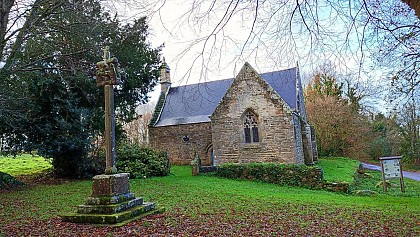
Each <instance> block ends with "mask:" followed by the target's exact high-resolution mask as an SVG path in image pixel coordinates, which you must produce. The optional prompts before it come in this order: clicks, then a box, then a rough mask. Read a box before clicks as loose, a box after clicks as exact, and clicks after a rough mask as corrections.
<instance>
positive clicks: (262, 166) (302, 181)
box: [216, 163, 324, 188]
mask: <svg viewBox="0 0 420 237" xmlns="http://www.w3.org/2000/svg"><path fill="white" fill-rule="evenodd" d="M216 175H217V176H219V177H224V178H230V179H248V180H258V181H262V182H267V183H275V184H279V185H289V186H300V187H308V188H323V185H324V179H323V173H322V169H321V168H319V167H315V166H306V165H295V164H276V163H248V164H222V165H221V166H219V168H218V170H217V172H216Z"/></svg>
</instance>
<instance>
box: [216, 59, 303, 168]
mask: <svg viewBox="0 0 420 237" xmlns="http://www.w3.org/2000/svg"><path fill="white" fill-rule="evenodd" d="M246 67H247V65H245V67H244V69H242V70H241V72H240V73H239V74H238V77H237V78H236V79H235V80H234V82H233V83H232V86H231V87H230V88H229V89H228V91H227V93H226V95H225V97H224V98H223V99H222V101H221V102H220V104H219V105H218V107H217V108H216V110H215V112H214V113H213V115H212V116H211V120H212V122H211V126H212V134H213V135H212V137H213V148H214V155H215V164H222V163H228V162H229V163H248V162H278V163H289V164H291V163H299V164H300V163H303V162H301V161H303V159H299V160H297V159H296V150H295V140H294V131H293V130H294V126H293V115H292V111H291V110H290V108H289V106H287V105H286V103H285V102H284V101H283V100H282V99H281V98H280V97H279V96H278V94H277V93H275V92H274V91H273V89H272V88H271V87H270V86H269V85H268V84H267V83H265V82H264V81H263V80H262V79H261V78H260V77H259V75H258V74H257V73H256V72H255V71H254V70H253V69H250V67H249V68H246ZM247 109H250V110H252V111H253V112H254V113H255V114H256V115H257V116H258V123H259V137H260V142H259V143H248V144H247V143H245V142H244V140H245V139H244V131H243V123H242V116H243V113H244V112H245V111H246V110H247Z"/></svg>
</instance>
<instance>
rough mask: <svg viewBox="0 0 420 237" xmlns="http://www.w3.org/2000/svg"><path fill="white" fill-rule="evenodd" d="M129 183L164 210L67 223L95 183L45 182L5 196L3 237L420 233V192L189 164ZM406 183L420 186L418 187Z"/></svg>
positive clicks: (0, 219) (0, 213) (0, 216)
mask: <svg viewBox="0 0 420 237" xmlns="http://www.w3.org/2000/svg"><path fill="white" fill-rule="evenodd" d="M339 161H340V162H344V163H346V162H351V161H346V159H339ZM329 162H330V161H326V162H324V161H321V164H320V165H321V166H326V167H330V166H333V165H332V164H331V163H329ZM328 163H329V164H328ZM353 165H354V164H353ZM338 166H340V167H342V166H343V165H338ZM356 167H357V165H356ZM328 173H329V172H327V169H325V177H326V178H327V179H328V180H334V179H336V178H340V177H338V176H336V175H331V176H330V174H328ZM339 173H344V172H339ZM353 173H354V171H353V172H352V174H351V175H353ZM345 176H346V177H347V175H345ZM347 179H349V180H350V179H351V178H349V177H347ZM374 179H376V178H375V176H374V178H372V180H368V181H366V183H364V184H363V185H367V186H369V185H371V184H374V183H375V182H376V181H377V180H374ZM340 180H342V179H341V178H340ZM368 183H370V184H368ZM130 184H131V190H132V192H134V193H136V195H137V196H142V197H144V199H145V200H146V201H152V202H155V203H156V204H158V205H160V206H164V207H166V212H165V213H164V214H160V215H155V216H151V217H147V218H144V219H142V220H139V221H135V222H132V223H130V224H128V225H126V226H124V227H119V228H109V227H95V226H91V225H80V224H70V223H62V222H61V221H60V219H59V218H58V216H59V215H60V214H61V213H65V212H72V211H75V208H74V207H75V206H76V205H79V204H82V203H83V202H84V200H85V198H86V197H87V196H88V195H89V194H90V192H91V181H73V182H67V183H64V184H60V185H39V186H34V187H31V188H26V189H21V190H17V191H13V192H3V193H0V200H1V202H0V223H3V224H2V225H0V233H1V234H3V235H4V236H22V235H25V234H23V233H26V234H27V233H29V234H30V233H34V235H35V233H36V234H37V235H39V236H151V235H154V236H199V235H200V236H420V205H419V197H420V196H419V193H416V190H418V189H416V188H414V189H413V190H412V191H410V194H405V195H403V194H398V192H397V191H395V193H391V194H383V193H380V192H379V194H378V195H376V196H370V197H359V196H354V195H343V194H337V193H332V192H327V191H320V190H309V189H304V188H298V187H281V186H277V185H274V184H267V183H261V182H249V181H241V180H228V179H223V178H217V177H212V176H204V175H203V176H196V177H193V176H191V167H187V166H174V167H172V169H171V175H169V176H167V177H157V178H149V179H142V180H139V179H136V180H131V181H130ZM407 186H415V187H417V188H418V187H419V186H420V182H417V183H415V182H413V184H410V185H407ZM360 187H362V186H360ZM363 187H365V186H363ZM369 187H370V186H369ZM407 188H408V189H409V187H407ZM28 231H29V232H28ZM1 234H0V236H1Z"/></svg>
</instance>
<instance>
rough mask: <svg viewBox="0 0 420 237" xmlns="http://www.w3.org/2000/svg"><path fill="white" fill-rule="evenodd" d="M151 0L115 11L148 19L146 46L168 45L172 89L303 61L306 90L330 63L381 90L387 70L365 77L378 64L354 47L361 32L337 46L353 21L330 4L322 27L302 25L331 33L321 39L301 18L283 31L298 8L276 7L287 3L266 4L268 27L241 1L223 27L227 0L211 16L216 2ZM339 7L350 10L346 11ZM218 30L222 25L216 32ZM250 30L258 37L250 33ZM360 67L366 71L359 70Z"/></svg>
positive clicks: (322, 14)
mask: <svg viewBox="0 0 420 237" xmlns="http://www.w3.org/2000/svg"><path fill="white" fill-rule="evenodd" d="M150 1H152V2H151V4H149V5H147V6H146V5H144V6H139V5H138V4H139V3H133V4H132V5H130V4H128V3H126V4H122V5H120V6H119V7H118V9H119V10H118V14H119V15H120V16H121V15H122V16H124V17H125V18H126V19H132V18H133V17H138V16H142V15H147V16H148V20H149V26H150V33H151V34H150V37H149V40H150V42H151V43H152V45H153V46H155V47H157V46H160V45H162V44H164V45H165V47H164V48H163V50H162V55H163V56H164V57H165V60H166V62H167V63H168V65H169V67H170V68H171V79H172V82H173V86H177V85H184V84H192V83H198V82H203V81H209V80H220V79H226V78H233V77H235V76H236V74H237V73H238V72H239V70H240V68H241V67H242V65H243V64H244V63H245V62H249V63H250V64H251V65H252V66H253V67H254V68H255V69H256V70H257V72H260V73H264V72H269V71H277V70H281V69H287V68H291V67H294V66H296V64H297V63H299V67H300V70H301V77H302V79H303V83H304V84H305V83H307V82H308V81H309V79H310V76H311V74H312V73H313V71H314V70H315V69H316V68H317V66H319V65H321V64H324V63H330V64H332V66H333V67H334V68H335V69H336V71H337V73H338V74H340V75H346V76H348V75H350V76H351V77H352V78H354V80H356V81H357V82H359V83H361V85H362V86H365V87H370V88H374V87H375V88H376V87H378V88H379V89H380V88H381V83H382V84H383V81H382V82H381V80H380V79H381V78H382V77H383V75H382V74H381V73H382V72H380V71H376V72H373V73H372V70H370V71H369V73H371V74H369V75H367V74H365V71H364V69H366V68H373V64H372V62H371V61H370V55H369V54H368V53H367V52H364V53H363V54H362V52H361V51H360V49H359V45H358V44H357V43H354V42H358V38H357V37H359V35H358V34H356V31H353V33H354V34H349V35H348V36H347V39H349V43H345V42H343V41H340V40H342V39H346V37H342V36H343V34H344V33H345V32H346V30H347V29H344V28H345V27H344V25H345V22H346V21H347V20H348V19H345V18H343V17H342V15H343V14H340V10H338V12H332V11H331V9H330V8H329V7H328V6H327V5H326V6H325V7H323V6H322V5H320V7H319V12H317V15H318V17H319V20H320V23H319V25H311V23H310V22H305V24H308V25H307V27H308V28H310V29H316V30H318V32H321V33H323V35H328V37H325V38H323V39H320V38H317V37H315V36H314V35H309V34H308V31H307V29H306V28H305V25H303V24H302V22H301V21H300V23H298V21H299V20H301V19H299V16H297V17H295V18H294V19H293V20H292V23H293V25H292V26H291V32H292V34H290V31H287V28H282V26H287V25H288V23H289V22H290V17H287V16H290V15H291V14H290V13H291V12H292V11H293V9H292V8H290V7H293V5H292V6H287V5H284V6H281V7H279V6H278V5H279V3H280V2H282V1H264V3H266V5H264V6H259V7H260V9H261V10H260V11H258V14H259V15H258V19H265V20H266V21H254V16H255V11H253V8H252V7H253V6H252V5H249V4H251V3H249V4H248V2H254V1H245V2H243V3H242V2H241V4H242V5H240V7H243V9H242V10H241V9H240V7H238V9H239V10H237V11H236V13H235V14H234V15H233V16H232V17H231V18H230V19H229V21H228V22H227V21H220V22H219V20H220V19H223V15H224V13H225V11H226V6H227V5H226V4H223V3H224V2H226V1H216V2H217V3H220V4H217V3H216V4H215V6H214V8H213V9H212V11H210V12H207V10H208V9H209V4H210V3H211V2H212V1H205V0H194V1H192V0H170V1H161V0H150ZM134 2H136V1H134ZM163 2H164V4H162V3H163ZM192 2H194V3H195V4H196V5H195V11H193V12H189V10H190V9H191V7H192ZM320 2H322V1H320ZM247 4H248V5H247ZM270 4H271V5H270ZM339 7H342V8H343V9H342V11H346V9H345V7H346V6H339ZM277 8H278V10H279V11H278V12H277V13H276V14H275V15H273V16H271V15H270V14H272V9H277ZM303 14H305V13H303ZM267 19H270V21H268V20H267ZM267 22H268V23H267ZM220 25H221V26H223V27H218V26H220ZM252 27H254V31H253V33H250V32H251V30H250V29H251V28H252ZM260 29H263V30H264V32H262V31H260ZM214 31H215V32H214ZM212 33H215V34H214V35H215V36H214V37H208V38H206V36H208V35H211V34H212ZM311 36H312V37H311ZM352 42H353V43H352ZM243 45H247V46H245V47H243ZM361 64H363V65H364V69H361V68H360V65H361ZM369 64H370V65H369ZM159 93H160V86H159V85H158V86H157V87H156V88H155V91H154V92H153V93H151V94H150V96H151V100H152V101H156V100H157V98H158V95H159ZM373 93H376V97H382V95H379V94H380V93H379V92H373ZM374 97H375V96H374ZM372 99H373V100H376V101H374V102H373V103H374V104H375V103H376V104H378V107H384V106H383V104H384V102H383V101H381V100H382V98H381V99H376V98H372Z"/></svg>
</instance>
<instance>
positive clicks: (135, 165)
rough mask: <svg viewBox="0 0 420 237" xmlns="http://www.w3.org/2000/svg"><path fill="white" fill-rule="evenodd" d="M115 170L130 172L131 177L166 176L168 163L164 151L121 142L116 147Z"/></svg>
mask: <svg viewBox="0 0 420 237" xmlns="http://www.w3.org/2000/svg"><path fill="white" fill-rule="evenodd" d="M117 170H118V172H127V173H130V177H131V178H143V177H151V176H166V175H168V174H169V172H170V164H169V159H168V156H167V154H166V153H165V152H162V151H155V150H153V149H151V148H148V147H142V146H140V145H139V144H135V143H134V144H128V143H123V144H121V145H120V146H118V147H117Z"/></svg>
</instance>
